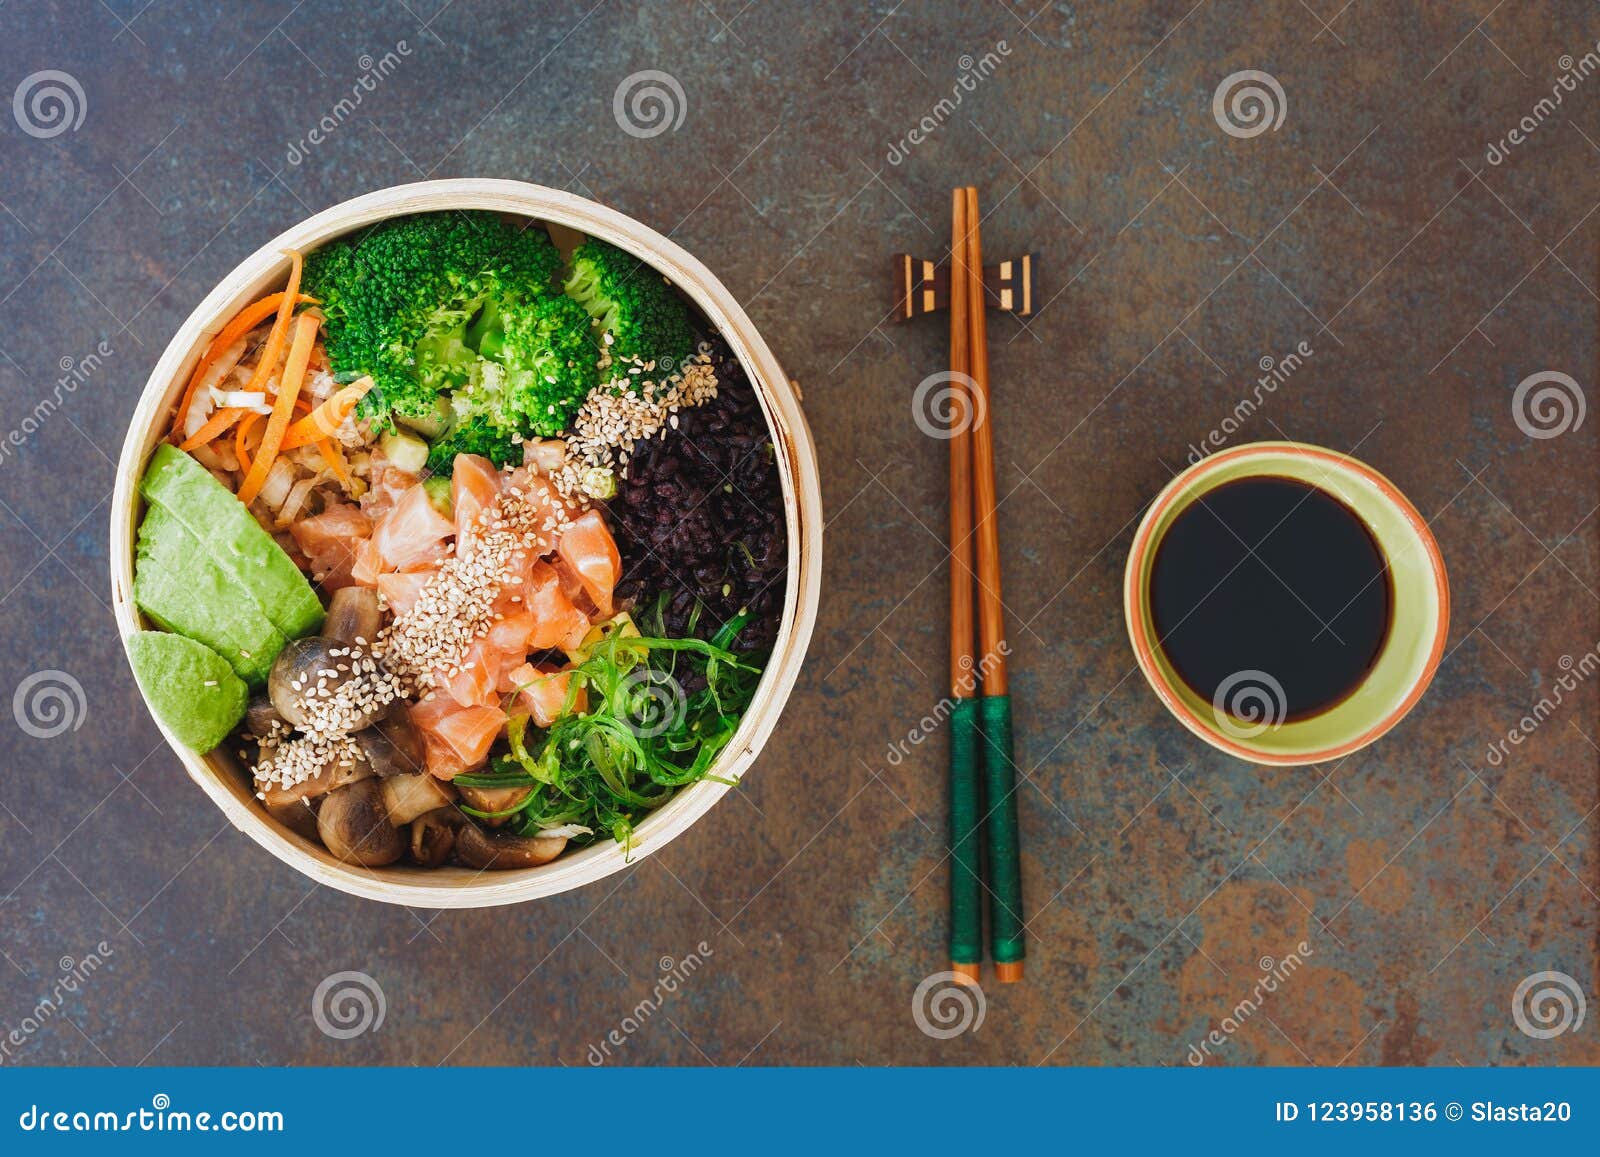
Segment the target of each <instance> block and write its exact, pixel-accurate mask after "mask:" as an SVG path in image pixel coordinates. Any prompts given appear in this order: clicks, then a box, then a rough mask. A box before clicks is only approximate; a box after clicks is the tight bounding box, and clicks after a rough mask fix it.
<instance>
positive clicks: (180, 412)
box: [171, 278, 315, 442]
mask: <svg viewBox="0 0 1600 1157" xmlns="http://www.w3.org/2000/svg"><path fill="white" fill-rule="evenodd" d="M298 286H299V279H298V278H296V279H295V283H294V287H295V288H298ZM286 296H288V294H287V293H286V292H281V291H280V292H278V293H269V294H267V296H265V297H263V298H262V299H261V300H260V301H253V302H251V303H250V304H249V305H247V306H245V307H244V308H243V309H241V310H240V311H239V312H238V313H237V314H235V315H234V317H233V320H231V321H229V322H228V324H227V325H225V326H223V327H222V329H221V330H219V331H218V333H217V336H216V337H214V338H212V339H211V343H210V344H209V345H207V346H206V351H205V353H203V354H201V355H200V360H199V361H198V362H196V363H195V367H194V372H193V373H191V374H190V375H189V384H188V386H186V387H185V388H184V391H183V399H182V400H181V401H180V402H179V403H178V409H177V412H176V414H175V415H174V417H173V419H172V432H171V438H172V441H174V442H176V441H179V440H180V439H182V437H183V425H184V420H185V419H186V418H188V416H189V407H190V406H191V405H193V404H194V398H195V394H197V393H198V392H199V390H200V381H201V379H202V378H204V377H205V376H206V371H207V370H209V369H210V368H211V367H212V365H213V364H215V362H216V360H217V359H218V358H219V357H221V356H222V352H223V351H224V350H226V349H227V348H228V347H229V346H231V345H232V344H233V343H234V342H236V341H238V340H239V339H240V338H242V337H244V335H245V334H247V333H249V332H250V331H251V330H253V329H255V327H256V326H258V325H260V324H261V323H262V322H263V321H265V320H266V319H267V317H268V316H269V315H271V314H274V313H277V312H278V311H279V309H280V307H281V306H282V304H283V299H284V298H285V297H286ZM296 300H297V301H300V302H309V301H314V300H315V299H314V298H311V297H307V296H306V295H305V294H297V295H296ZM291 308H292V306H291Z"/></svg>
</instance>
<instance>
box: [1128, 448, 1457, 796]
mask: <svg viewBox="0 0 1600 1157" xmlns="http://www.w3.org/2000/svg"><path fill="white" fill-rule="evenodd" d="M1278 455H1288V456H1290V457H1297V458H1309V459H1312V460H1315V461H1318V462H1322V463H1325V464H1326V465H1328V466H1329V467H1330V468H1332V469H1336V470H1345V471H1348V472H1349V473H1351V474H1354V475H1355V476H1356V477H1358V478H1359V479H1361V480H1362V481H1364V482H1366V483H1368V484H1369V485H1371V486H1372V487H1373V488H1374V489H1375V490H1376V491H1377V492H1378V493H1379V494H1380V495H1382V497H1383V499H1384V500H1385V501H1386V502H1388V503H1389V504H1390V506H1391V507H1393V508H1394V510H1395V511H1396V512H1398V513H1399V514H1400V515H1401V517H1402V518H1403V519H1404V520H1405V521H1406V523H1407V525H1409V526H1410V528H1411V530H1412V532H1413V533H1414V534H1416V535H1417V538H1418V541H1419V542H1421V544H1422V546H1423V551H1424V554H1425V556H1426V558H1427V563H1428V571H1429V574H1430V575H1431V577H1432V579H1433V590H1434V598H1435V600H1436V601H1437V603H1438V607H1439V614H1438V621H1437V623H1436V624H1435V626H1434V632H1433V639H1432V640H1431V642H1430V645H1429V649H1428V657H1427V660H1426V661H1425V663H1424V664H1423V667H1422V669H1421V671H1420V672H1419V674H1418V675H1417V677H1416V679H1415V680H1414V681H1413V682H1412V684H1411V685H1410V686H1409V687H1408V688H1407V690H1406V694H1405V695H1404V696H1402V697H1401V699H1400V701H1399V702H1398V703H1396V704H1395V705H1394V706H1393V707H1391V708H1390V709H1389V710H1388V711H1387V712H1386V713H1385V714H1384V715H1383V717H1382V718H1381V719H1379V720H1378V721H1377V722H1375V723H1374V724H1373V725H1372V726H1370V727H1368V728H1366V729H1365V730H1363V731H1362V732H1360V733H1359V734H1357V735H1355V736H1353V737H1351V738H1350V739H1347V740H1344V741H1342V742H1340V743H1336V744H1332V745H1330V746H1328V747H1325V748H1320V749H1317V750H1314V751H1309V752H1305V753H1294V754H1286V753H1278V752H1271V751H1264V750H1262V749H1260V748H1258V747H1252V746H1250V745H1249V744H1246V743H1242V742H1240V741H1239V740H1237V739H1235V738H1234V737H1232V736H1229V735H1227V734H1226V733H1224V732H1223V731H1222V730H1221V729H1220V728H1218V727H1215V726H1212V725H1211V724H1208V723H1206V721H1205V720H1204V719H1203V718H1202V717H1200V716H1199V715H1197V714H1196V713H1195V712H1194V711H1193V710H1191V709H1190V707H1189V705H1188V704H1187V703H1185V702H1184V701H1183V699H1182V698H1181V697H1180V696H1179V695H1178V694H1177V692H1176V690H1175V689H1174V688H1173V687H1172V686H1170V685H1169V684H1168V682H1167V680H1166V678H1165V676H1164V675H1163V674H1162V673H1161V668H1160V666H1159V664H1158V663H1157V662H1156V657H1155V650H1154V648H1155V641H1154V640H1153V639H1152V638H1150V635H1149V632H1148V631H1146V629H1145V624H1144V616H1143V614H1142V613H1141V609H1142V602H1143V598H1142V595H1143V594H1144V590H1145V585H1146V584H1145V583H1144V581H1143V578H1142V576H1143V575H1144V573H1145V569H1146V568H1145V561H1146V559H1147V558H1148V556H1149V554H1150V552H1151V551H1152V550H1153V549H1154V548H1155V530H1156V527H1157V526H1158V525H1159V524H1160V522H1161V520H1162V517H1163V515H1165V513H1166V512H1167V511H1168V510H1169V509H1170V508H1171V507H1172V505H1173V504H1174V503H1175V502H1177V501H1178V500H1179V499H1180V498H1182V497H1183V496H1184V495H1185V494H1188V493H1190V492H1192V491H1193V490H1194V488H1195V486H1196V484H1197V483H1199V482H1201V481H1203V479H1204V478H1205V476H1206V475H1207V474H1209V473H1212V472H1214V471H1216V470H1218V469H1219V468H1221V467H1222V466H1224V465H1226V464H1227V463H1230V462H1239V461H1249V460H1250V459H1255V458H1271V457H1274V456H1278ZM1122 610H1123V618H1124V620H1125V622H1126V625H1127V630H1128V640H1129V642H1130V643H1131V644H1132V645H1133V652H1134V658H1135V659H1136V660H1137V661H1138V664H1139V670H1140V671H1141V672H1143V674H1144V677H1145V681H1146V682H1147V683H1149V684H1150V687H1151V689H1152V690H1153V691H1155V693H1156V695H1157V697H1158V698H1159V699H1160V700H1161V702H1162V703H1163V704H1165V705H1166V708H1167V710H1168V711H1170V712H1172V714H1173V715H1174V716H1176V717H1177V719H1178V722H1180V723H1182V724H1183V725H1184V726H1185V727H1187V728H1188V729H1189V730H1190V731H1191V732H1193V733H1194V734H1195V735H1197V736H1199V737H1200V738H1201V739H1203V740H1205V741H1206V742H1207V743H1209V744H1210V745H1211V746H1213V747H1215V748H1217V749H1218V750H1220V751H1223V752H1226V753H1227V754H1229V755H1233V756H1237V757H1238V758H1240V759H1244V760H1248V761H1249V762H1251V763H1257V764H1266V765H1270V766H1274V767H1300V766H1304V765H1308V764H1314V763H1325V762H1327V761H1328V760H1332V759H1340V758H1342V757H1344V756H1347V755H1350V754H1352V753H1353V752H1356V751H1359V750H1360V749H1361V748H1363V747H1366V746H1367V745H1368V744H1370V743H1373V742H1374V741H1376V740H1377V739H1379V738H1381V737H1382V736H1383V735H1384V734H1385V733H1387V732H1388V731H1389V730H1390V729H1392V728H1393V727H1394V726H1395V725H1396V724H1398V723H1399V722H1400V721H1401V720H1402V719H1404V718H1405V717H1406V716H1407V715H1408V714H1409V713H1410V712H1411V709H1412V708H1413V707H1415V706H1416V704H1417V701H1418V700H1420V699H1421V698H1422V695H1423V693H1424V692H1425V691H1427V689H1428V686H1429V685H1430V684H1431V683H1432V682H1433V676H1434V674H1435V672H1437V671H1438V669H1439V664H1440V662H1441V661H1442V660H1443V657H1444V645H1445V641H1446V637H1447V636H1448V635H1449V632H1450V581H1449V576H1448V574H1447V573H1446V570H1445V564H1444V555H1443V554H1442V553H1441V552H1440V550H1439V543H1438V541H1437V540H1436V539H1435V538H1434V536H1433V531H1432V530H1431V529H1430V528H1429V527H1428V523H1427V520H1426V519H1424V518H1423V517H1422V514H1421V513H1420V512H1419V511H1418V510H1417V508H1416V507H1415V506H1413V505H1412V504H1411V500H1410V499H1408V498H1407V497H1406V496H1405V495H1404V494H1403V493H1401V491H1400V489H1399V487H1397V486H1396V485H1395V484H1394V483H1393V482H1391V481H1390V480H1389V479H1388V478H1386V477H1385V476H1384V475H1382V474H1380V473H1379V472H1378V471H1377V470H1374V469H1373V468H1372V467H1371V466H1369V465H1367V464H1366V463H1365V462H1362V461H1361V460H1360V459H1358V458H1353V457H1351V456H1350V455H1348V454H1341V453H1340V452H1338V451H1337V450H1329V449H1326V448H1324V447H1321V446H1313V445H1310V444H1309V443H1305V442H1292V441H1267V442H1249V443H1246V444H1245V445H1243V446H1236V447H1233V448H1232V449H1229V450H1220V451H1218V452H1217V453H1215V454H1210V455H1207V456H1206V457H1204V458H1202V459H1200V461H1198V462H1196V463H1194V464H1192V465H1190V466H1189V467H1188V468H1186V469H1184V470H1183V471H1181V472H1179V473H1178V474H1177V475H1175V476H1174V477H1173V478H1172V480H1171V481H1170V482H1168V483H1167V484H1166V486H1164V487H1163V488H1162V489H1161V492H1160V493H1159V494H1157V495H1156V497H1155V500H1154V501H1153V502H1151V503H1150V507H1149V509H1148V510H1146V511H1145V514H1144V517H1143V518H1142V519H1141V520H1140V522H1139V529H1138V530H1137V531H1135V533H1134V537H1133V545H1132V546H1131V547H1130V548H1129V550H1128V561H1127V564H1126V566H1125V567H1124V569H1123V579H1122Z"/></svg>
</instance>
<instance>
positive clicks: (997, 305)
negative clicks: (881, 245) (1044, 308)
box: [892, 253, 1039, 321]
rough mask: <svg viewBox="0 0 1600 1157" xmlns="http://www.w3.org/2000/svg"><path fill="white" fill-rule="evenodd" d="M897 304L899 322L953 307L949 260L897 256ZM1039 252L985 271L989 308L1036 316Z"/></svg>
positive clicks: (895, 257)
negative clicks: (1034, 311) (1035, 276)
mask: <svg viewBox="0 0 1600 1157" xmlns="http://www.w3.org/2000/svg"><path fill="white" fill-rule="evenodd" d="M892 260H893V262H894V301H895V313H894V318H895V320H896V321H910V320H912V319H913V318H917V317H922V316H924V315H925V314H930V313H939V312H941V311H942V310H946V309H949V308H950V273H951V265H950V262H949V261H941V262H935V261H928V260H927V259H925V258H921V257H913V256H912V255H911V254H909V253H896V254H895V255H894V257H893V259H892ZM1038 260H1039V255H1038V254H1037V253H1026V254H1024V255H1023V256H1021V257H1015V258H1012V259H1010V260H1008V261H1001V262H999V263H998V264H995V265H988V266H985V267H984V270H983V286H984V297H985V299H986V300H987V301H988V303H989V308H990V309H997V310H999V311H1000V312H1002V313H1011V314H1015V315H1016V316H1018V317H1031V316H1033V308H1034V303H1035V302H1036V301H1037V300H1038V293H1037V290H1036V287H1035V284H1034V275H1035V266H1036V265H1037V263H1038Z"/></svg>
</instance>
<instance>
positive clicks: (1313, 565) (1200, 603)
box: [1150, 477, 1394, 719]
mask: <svg viewBox="0 0 1600 1157" xmlns="http://www.w3.org/2000/svg"><path fill="white" fill-rule="evenodd" d="M1150 599H1151V612H1152V615H1153V617H1154V623H1155V629H1156V637H1157V639H1158V645H1159V646H1160V647H1161V649H1162V650H1163V651H1164V652H1165V653H1166V656H1167V659H1168V661H1169V662H1170V663H1171V664H1172V667H1173V668H1174V670H1176V671H1177V673H1178V675H1179V676H1180V677H1181V678H1182V679H1183V681H1184V682H1185V683H1187V684H1188V685H1189V687H1190V688H1191V689H1193V691H1194V692H1195V694H1197V695H1199V696H1200V697H1201V698H1203V699H1205V700H1206V701H1207V702H1216V699H1217V694H1218V691H1219V689H1221V690H1223V698H1224V700H1226V699H1227V697H1228V691H1227V689H1226V688H1224V684H1225V683H1228V684H1229V686H1230V687H1231V686H1236V685H1238V683H1239V680H1240V678H1241V673H1244V672H1250V673H1252V675H1251V676H1250V678H1251V681H1252V682H1253V683H1254V684H1255V685H1257V686H1259V685H1260V684H1261V682H1262V680H1260V679H1259V677H1258V676H1256V675H1254V673H1257V672H1264V673H1265V674H1266V675H1268V676H1270V678H1271V680H1272V681H1274V682H1275V683H1276V684H1277V685H1278V686H1279V687H1281V688H1282V702H1281V703H1278V704H1276V707H1275V712H1276V714H1277V716H1278V717H1279V718H1280V719H1296V718H1305V717H1307V716H1311V715H1316V714H1318V713H1320V712H1323V711H1326V710H1328V709H1329V708H1332V707H1335V706H1337V705H1338V704H1339V703H1340V702H1341V701H1343V700H1344V699H1345V698H1347V697H1348V696H1349V695H1350V694H1351V692H1353V691H1354V690H1355V689H1356V688H1357V687H1358V686H1360V684H1361V682H1362V680H1363V679H1365V678H1366V676H1367V673H1368V672H1369V671H1370V670H1371V669H1372V667H1373V665H1374V664H1375V663H1376V662H1377V659H1378V655H1379V654H1380V653H1381V652H1382V650H1383V644H1384V642H1385V640H1386V639H1387V638H1388V636H1389V624H1390V620H1391V616H1392V614H1393V602H1394V595H1393V589H1392V582H1391V576H1390V574H1389V566H1388V563H1387V561H1386V560H1385V559H1384V556H1383V552H1382V551H1381V550H1380V549H1379V547H1378V543H1377V541H1376V540H1375V539H1374V538H1373V536H1372V532H1371V531H1370V530H1368V529H1367V525H1366V523H1365V522H1363V521H1362V520H1361V518H1360V516H1359V515H1357V514H1356V513H1355V512H1354V511H1353V510H1351V509H1350V508H1349V507H1348V506H1346V505H1345V504H1344V503H1343V502H1341V501H1340V500H1339V499H1337V498H1335V497H1334V496H1333V495H1331V494H1329V493H1328V492H1327V491H1325V490H1320V489H1318V488H1316V487H1314V486H1310V485H1308V484H1306V483H1304V482H1301V481H1298V480H1297V479H1293V478H1277V477H1261V478H1241V479H1238V480H1236V481H1233V482H1226V483H1223V484H1222V485H1221V486H1218V487H1217V488H1216V489H1214V490H1212V491H1210V492H1209V493H1208V494H1205V495H1203V496H1202V497H1201V498H1199V499H1197V500H1196V501H1194V502H1193V503H1191V504H1190V505H1189V506H1188V507H1187V508H1185V509H1184V510H1183V512H1182V513H1180V514H1179V515H1178V516H1177V518H1175V519H1174V520H1173V522H1172V525H1171V526H1170V527H1168V529H1167V532H1166V534H1165V535H1164V536H1163V537H1162V539H1161V542H1160V543H1159V544H1158V546H1157V548H1156V555H1155V561H1154V563H1153V564H1152V571H1151V576H1150ZM1230 680H1232V681H1233V682H1232V683H1229V681H1230ZM1269 686H1270V684H1269ZM1274 694H1275V693H1274Z"/></svg>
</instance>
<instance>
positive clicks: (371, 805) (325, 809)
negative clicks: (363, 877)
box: [317, 778, 406, 868]
mask: <svg viewBox="0 0 1600 1157" xmlns="http://www.w3.org/2000/svg"><path fill="white" fill-rule="evenodd" d="M317 834H318V835H319V836H321V837H322V846H323V847H325V848H327V849H328V851H329V852H331V853H332V854H333V855H334V856H336V857H337V858H339V859H341V860H343V861H344V862H345V863H347V864H358V865H360V866H361V867H363V868H381V867H383V866H384V865H385V864H392V863H394V862H395V861H396V860H398V859H399V858H400V856H401V855H402V854H403V853H404V852H405V850H406V841H405V839H404V837H402V836H401V834H400V832H399V830H398V829H397V828H396V827H395V826H394V825H393V824H392V823H390V822H389V813H388V811H387V810H386V809H385V808H384V806H383V793H382V792H380V791H379V790H378V781H377V780H376V779H371V778H368V779H363V780H360V781H358V782H356V783H352V784H346V785H345V786H344V787H341V788H339V789H338V790H337V791H332V792H329V793H328V796H327V798H326V799H324V800H323V801H322V807H321V808H319V809H318V810H317Z"/></svg>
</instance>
